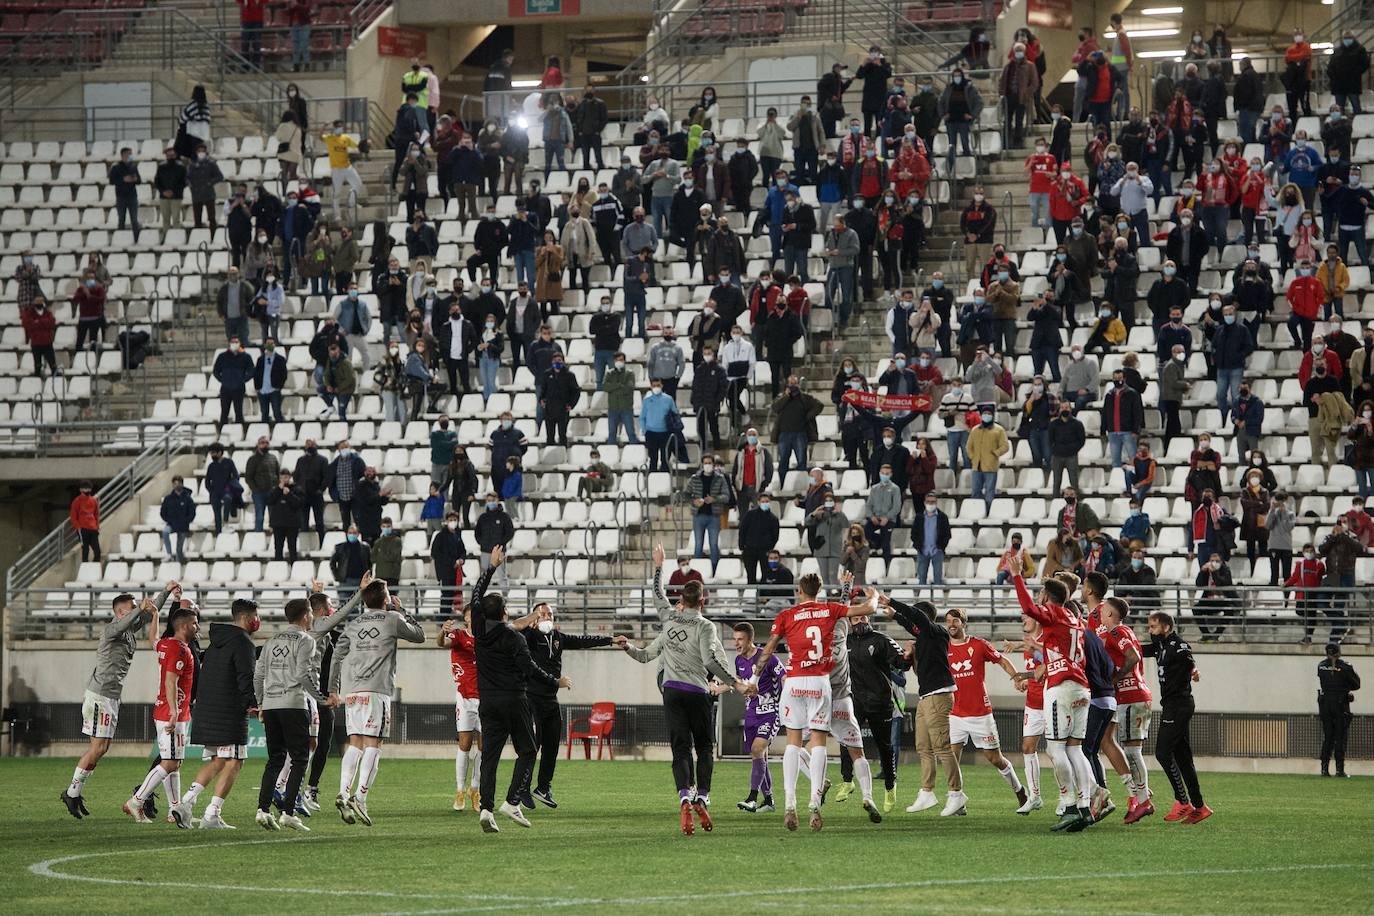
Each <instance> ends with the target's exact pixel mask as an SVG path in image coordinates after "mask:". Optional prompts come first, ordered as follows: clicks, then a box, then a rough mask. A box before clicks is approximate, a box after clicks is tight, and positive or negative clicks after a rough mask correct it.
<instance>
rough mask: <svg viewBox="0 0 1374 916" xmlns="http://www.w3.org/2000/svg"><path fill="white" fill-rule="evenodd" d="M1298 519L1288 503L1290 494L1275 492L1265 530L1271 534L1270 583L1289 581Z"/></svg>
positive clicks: (1276, 583)
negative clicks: (1294, 528)
mask: <svg viewBox="0 0 1374 916" xmlns="http://www.w3.org/2000/svg"><path fill="white" fill-rule="evenodd" d="M1297 520H1298V518H1297V516H1296V515H1294V514H1293V509H1292V507H1291V506H1289V505H1288V494H1287V493H1275V494H1274V496H1273V498H1272V499H1271V500H1270V505H1269V515H1268V517H1267V518H1266V519H1265V531H1266V532H1267V533H1268V536H1269V584H1270V585H1278V584H1279V582H1280V581H1282V582H1287V581H1288V577H1289V576H1290V575H1291V574H1292V572H1293V526H1294V525H1295V524H1296V523H1297ZM1280 577H1282V578H1280Z"/></svg>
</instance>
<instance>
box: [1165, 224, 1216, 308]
mask: <svg viewBox="0 0 1374 916" xmlns="http://www.w3.org/2000/svg"><path fill="white" fill-rule="evenodd" d="M1209 244H1210V243H1209V241H1208V238H1207V233H1206V231H1205V230H1204V229H1203V228H1202V227H1201V226H1199V225H1197V224H1196V222H1195V221H1194V219H1193V211H1192V210H1183V211H1181V212H1180V213H1179V216H1178V225H1176V226H1175V227H1174V228H1173V229H1172V230H1170V232H1169V237H1168V239H1167V240H1166V241H1165V243H1164V256H1165V257H1166V258H1168V259H1169V260H1170V261H1173V262H1174V265H1175V266H1176V267H1177V268H1178V274H1177V275H1178V277H1179V279H1181V280H1182V281H1183V282H1184V284H1185V285H1186V286H1187V287H1188V289H1189V290H1196V289H1197V280H1198V273H1199V272H1200V271H1201V270H1202V260H1203V258H1204V257H1206V256H1207V247H1208V245H1209Z"/></svg>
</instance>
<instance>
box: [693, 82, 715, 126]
mask: <svg viewBox="0 0 1374 916" xmlns="http://www.w3.org/2000/svg"><path fill="white" fill-rule="evenodd" d="M687 117H689V118H691V119H692V124H693V125H700V126H701V128H702V130H710V129H711V128H712V127H714V126H715V124H716V122H717V121H718V120H720V103H719V102H718V101H717V100H716V90H715V87H713V86H707V87H706V88H705V89H703V90H701V100H700V101H698V102H697V103H696V104H695V105H693V106H692V110H691V111H689V112H687Z"/></svg>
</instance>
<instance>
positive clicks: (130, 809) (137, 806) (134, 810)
mask: <svg viewBox="0 0 1374 916" xmlns="http://www.w3.org/2000/svg"><path fill="white" fill-rule="evenodd" d="M123 810H124V813H125V814H127V815H129V817H131V818H133V819H134V823H135V824H151V823H152V820H151V819H149V817H148V815H146V814H144V813H143V802H141V801H139V800H138V799H137V798H131V799H129V800H128V801H126V802H125V803H124V809H123Z"/></svg>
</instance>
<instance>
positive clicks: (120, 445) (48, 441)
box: [0, 412, 177, 458]
mask: <svg viewBox="0 0 1374 916" xmlns="http://www.w3.org/2000/svg"><path fill="white" fill-rule="evenodd" d="M176 422H177V421H175V420H72V421H59V422H50V421H44V420H43V419H42V414H41V412H40V413H37V414H35V415H34V419H33V422H30V423H18V422H14V421H6V422H3V423H0V439H3V440H4V441H5V443H6V446H5V454H6V456H7V457H15V456H18V457H30V458H50V457H56V456H70V455H76V456H83V457H93V458H94V457H99V456H101V455H109V454H126V453H128V452H131V451H135V452H143V451H146V450H147V449H148V448H149V447H150V446H151V445H152V444H153V443H154V441H155V437H156V438H157V439H160V438H161V437H162V436H163V435H165V434H166V433H167V431H168V429H169V427H172V426H175V425H176Z"/></svg>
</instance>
